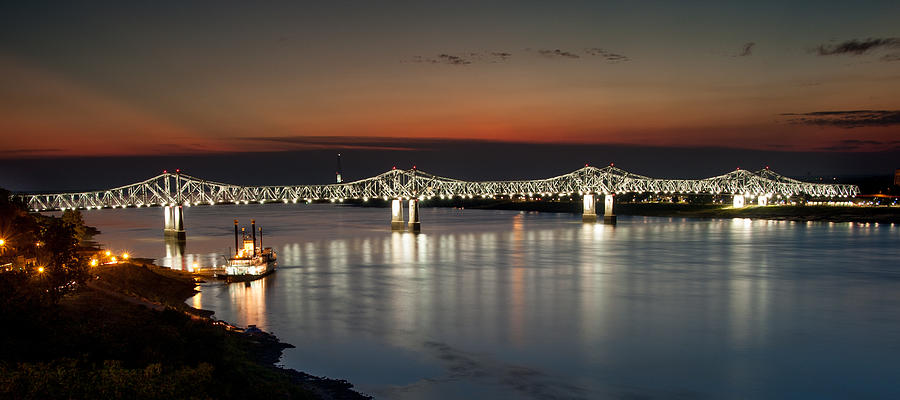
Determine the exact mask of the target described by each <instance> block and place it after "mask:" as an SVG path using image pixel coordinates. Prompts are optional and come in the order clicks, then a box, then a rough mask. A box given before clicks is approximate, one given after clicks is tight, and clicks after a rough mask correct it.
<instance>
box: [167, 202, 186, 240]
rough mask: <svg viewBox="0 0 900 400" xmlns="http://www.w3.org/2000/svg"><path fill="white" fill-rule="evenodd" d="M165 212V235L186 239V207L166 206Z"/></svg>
mask: <svg viewBox="0 0 900 400" xmlns="http://www.w3.org/2000/svg"><path fill="white" fill-rule="evenodd" d="M163 213H164V217H165V222H166V225H165V228H164V229H163V232H164V233H165V236H166V237H173V238H177V239H185V238H186V237H187V235H186V234H185V232H184V208H182V206H166V207H165V210H164V211H163Z"/></svg>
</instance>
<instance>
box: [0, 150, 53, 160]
mask: <svg viewBox="0 0 900 400" xmlns="http://www.w3.org/2000/svg"><path fill="white" fill-rule="evenodd" d="M62 151H63V149H55V148H33V149H32V148H28V149H10V150H0V158H27V157H40V156H53V155H56V154H58V153H60V152H62Z"/></svg>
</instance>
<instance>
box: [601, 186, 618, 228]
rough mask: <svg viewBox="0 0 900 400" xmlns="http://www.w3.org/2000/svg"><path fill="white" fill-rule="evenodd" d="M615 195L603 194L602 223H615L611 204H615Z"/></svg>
mask: <svg viewBox="0 0 900 400" xmlns="http://www.w3.org/2000/svg"><path fill="white" fill-rule="evenodd" d="M615 203H616V200H615V195H614V194H608V195H605V196H603V205H604V207H603V223H604V224H610V225H615V224H616V214H614V213H613V205H615Z"/></svg>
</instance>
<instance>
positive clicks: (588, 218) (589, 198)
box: [581, 193, 597, 222]
mask: <svg viewBox="0 0 900 400" xmlns="http://www.w3.org/2000/svg"><path fill="white" fill-rule="evenodd" d="M583 200H584V212H583V213H582V214H581V222H597V202H596V201H595V200H594V195H593V194H590V193H588V194H585V195H584V199H583Z"/></svg>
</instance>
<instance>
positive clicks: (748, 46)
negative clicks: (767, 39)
mask: <svg viewBox="0 0 900 400" xmlns="http://www.w3.org/2000/svg"><path fill="white" fill-rule="evenodd" d="M754 46H756V43H754V42H747V43H744V45H743V46H741V52H740V53H738V57H747V56H749V55H751V54H753V47H754Z"/></svg>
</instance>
